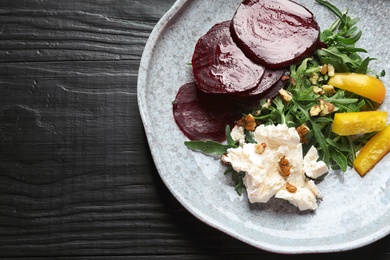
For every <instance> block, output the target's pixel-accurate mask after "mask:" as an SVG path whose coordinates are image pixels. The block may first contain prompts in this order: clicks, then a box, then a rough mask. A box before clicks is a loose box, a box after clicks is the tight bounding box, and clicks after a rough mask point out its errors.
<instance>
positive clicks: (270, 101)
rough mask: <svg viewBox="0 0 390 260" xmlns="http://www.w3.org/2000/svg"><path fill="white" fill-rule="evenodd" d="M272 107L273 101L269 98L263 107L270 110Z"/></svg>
mask: <svg viewBox="0 0 390 260" xmlns="http://www.w3.org/2000/svg"><path fill="white" fill-rule="evenodd" d="M271 105H272V100H271V99H270V98H269V99H267V102H265V103H264V104H263V105H262V107H264V108H269V107H270V106H271Z"/></svg>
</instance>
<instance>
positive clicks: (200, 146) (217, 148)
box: [184, 140, 236, 155]
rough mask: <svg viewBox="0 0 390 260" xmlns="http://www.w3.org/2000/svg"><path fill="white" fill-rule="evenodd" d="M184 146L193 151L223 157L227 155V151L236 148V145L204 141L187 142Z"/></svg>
mask: <svg viewBox="0 0 390 260" xmlns="http://www.w3.org/2000/svg"><path fill="white" fill-rule="evenodd" d="M184 144H185V145H186V146H187V147H188V148H189V149H191V150H194V151H199V152H203V153H206V154H215V155H223V154H225V153H227V149H229V148H236V146H235V145H229V144H227V145H226V144H221V143H218V142H214V141H203V140H192V141H185V142H184Z"/></svg>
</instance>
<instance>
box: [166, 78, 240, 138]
mask: <svg viewBox="0 0 390 260" xmlns="http://www.w3.org/2000/svg"><path fill="white" fill-rule="evenodd" d="M173 116H174V118H175V121H176V124H177V125H178V126H179V128H180V130H181V131H182V132H183V133H184V135H185V136H187V137H188V138H189V139H190V140H213V141H216V142H222V141H224V140H225V127H226V125H230V126H233V125H234V122H235V120H237V119H240V118H241V111H240V109H239V108H238V106H236V105H235V104H234V103H232V102H231V100H229V99H228V98H227V97H226V96H222V95H216V94H206V93H202V91H200V90H199V89H198V87H197V85H196V83H195V82H191V83H187V84H184V85H183V86H182V87H180V89H179V91H178V92H177V94H176V99H175V101H174V102H173Z"/></svg>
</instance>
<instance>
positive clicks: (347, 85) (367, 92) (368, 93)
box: [328, 73, 386, 104]
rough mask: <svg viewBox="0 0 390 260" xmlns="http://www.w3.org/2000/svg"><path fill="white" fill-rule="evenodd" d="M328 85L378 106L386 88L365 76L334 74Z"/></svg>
mask: <svg viewBox="0 0 390 260" xmlns="http://www.w3.org/2000/svg"><path fill="white" fill-rule="evenodd" d="M328 84H329V85H332V86H334V87H337V88H341V89H344V90H346V91H349V92H353V93H355V94H358V95H360V96H362V97H366V98H369V99H371V100H373V101H375V102H377V103H379V104H380V103H382V102H383V100H384V99H385V95H386V88H385V86H384V85H383V83H382V81H380V80H379V79H377V78H375V77H373V76H370V75H366V74H357V73H335V75H334V76H333V77H331V78H330V79H329V81H328Z"/></svg>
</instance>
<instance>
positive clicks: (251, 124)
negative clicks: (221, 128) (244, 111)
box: [236, 114, 256, 132]
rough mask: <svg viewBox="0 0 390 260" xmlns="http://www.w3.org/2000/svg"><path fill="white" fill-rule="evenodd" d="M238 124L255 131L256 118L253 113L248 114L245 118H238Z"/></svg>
mask: <svg viewBox="0 0 390 260" xmlns="http://www.w3.org/2000/svg"><path fill="white" fill-rule="evenodd" d="M236 124H237V125H238V126H242V127H244V128H245V130H248V131H252V132H253V131H255V128H256V120H255V118H254V117H253V115H252V114H248V115H247V116H244V117H243V118H241V119H240V120H238V121H237V123H236Z"/></svg>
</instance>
